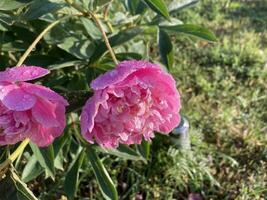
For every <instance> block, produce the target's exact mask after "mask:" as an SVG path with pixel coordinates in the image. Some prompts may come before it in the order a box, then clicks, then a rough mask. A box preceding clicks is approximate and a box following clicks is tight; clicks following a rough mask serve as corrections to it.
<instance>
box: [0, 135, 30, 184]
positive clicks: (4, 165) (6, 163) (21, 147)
mask: <svg viewBox="0 0 267 200" xmlns="http://www.w3.org/2000/svg"><path fill="white" fill-rule="evenodd" d="M29 142H30V140H29V139H25V140H24V141H23V142H22V143H21V144H20V145H19V147H18V148H17V149H16V150H15V151H14V152H13V153H12V154H11V155H10V156H9V158H8V159H6V160H5V161H4V162H3V163H2V164H1V165H0V175H1V172H2V171H3V170H4V169H5V168H7V167H8V166H9V165H10V164H11V163H12V162H14V161H15V160H16V159H17V157H19V155H20V154H21V153H22V152H23V151H24V149H25V147H26V146H27V145H28V144H29ZM4 172H5V171H4ZM0 179H1V176H0Z"/></svg>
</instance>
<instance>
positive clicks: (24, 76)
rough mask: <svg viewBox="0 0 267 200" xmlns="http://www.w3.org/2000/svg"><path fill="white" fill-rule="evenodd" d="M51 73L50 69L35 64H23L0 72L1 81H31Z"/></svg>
mask: <svg viewBox="0 0 267 200" xmlns="http://www.w3.org/2000/svg"><path fill="white" fill-rule="evenodd" d="M47 74H49V70H47V69H44V68H41V67H35V66H21V67H13V68H9V69H6V70H5V71H2V72H0V81H6V82H17V81H29V80H33V79H36V78H40V77H42V76H45V75H47Z"/></svg>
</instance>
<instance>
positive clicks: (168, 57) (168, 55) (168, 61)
mask: <svg viewBox="0 0 267 200" xmlns="http://www.w3.org/2000/svg"><path fill="white" fill-rule="evenodd" d="M158 45H159V52H160V56H161V59H162V61H163V63H164V65H165V66H166V67H167V69H170V68H171V67H172V66H173V59H174V53H173V46H172V42H171V38H170V36H169V35H168V34H167V33H166V32H165V31H164V30H161V29H159V32H158Z"/></svg>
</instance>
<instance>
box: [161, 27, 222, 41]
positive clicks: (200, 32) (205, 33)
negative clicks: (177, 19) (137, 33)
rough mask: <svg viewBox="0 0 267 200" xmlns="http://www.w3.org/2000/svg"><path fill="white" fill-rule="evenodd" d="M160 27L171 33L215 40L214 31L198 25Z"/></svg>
mask: <svg viewBox="0 0 267 200" xmlns="http://www.w3.org/2000/svg"><path fill="white" fill-rule="evenodd" d="M160 28H161V29H163V30H166V31H169V32H173V33H183V34H187V35H191V36H195V37H199V38H201V39H205V40H209V41H213V42H215V41H217V39H216V37H215V35H214V33H212V32H211V31H209V30H208V29H207V28H204V27H202V26H198V25H193V24H181V25H176V26H160Z"/></svg>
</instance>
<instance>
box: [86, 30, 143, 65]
mask: <svg viewBox="0 0 267 200" xmlns="http://www.w3.org/2000/svg"><path fill="white" fill-rule="evenodd" d="M142 32H143V29H141V28H132V29H127V30H125V31H121V32H119V33H118V34H116V35H113V36H111V37H109V42H110V45H111V46H112V47H114V46H117V45H121V44H123V43H124V42H127V41H129V40H131V39H133V38H134V37H135V36H137V35H138V34H140V33H142ZM95 49H96V51H95V52H94V54H93V55H92V57H91V60H90V62H94V61H96V60H98V59H99V58H100V57H101V56H102V55H103V54H104V53H105V52H106V51H107V47H106V44H105V42H104V41H101V42H100V43H99V44H98V45H96V48H95Z"/></svg>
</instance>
